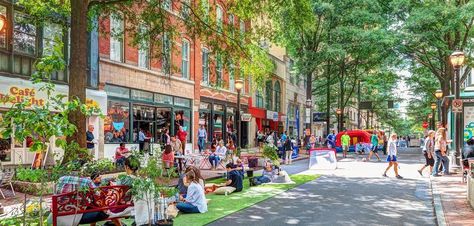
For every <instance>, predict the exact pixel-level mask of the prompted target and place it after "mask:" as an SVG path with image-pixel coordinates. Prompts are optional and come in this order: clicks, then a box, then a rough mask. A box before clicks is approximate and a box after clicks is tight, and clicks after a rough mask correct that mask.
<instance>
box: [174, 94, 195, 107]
mask: <svg viewBox="0 0 474 226" xmlns="http://www.w3.org/2000/svg"><path fill="white" fill-rule="evenodd" d="M174 105H175V106H180V107H187V108H189V107H191V100H190V99H185V98H180V97H175V98H174Z"/></svg>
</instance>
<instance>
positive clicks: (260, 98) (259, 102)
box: [256, 90, 264, 108]
mask: <svg viewBox="0 0 474 226" xmlns="http://www.w3.org/2000/svg"><path fill="white" fill-rule="evenodd" d="M256 98H257V107H258V108H263V105H264V104H263V96H262V93H261V92H260V91H258V90H257V92H256Z"/></svg>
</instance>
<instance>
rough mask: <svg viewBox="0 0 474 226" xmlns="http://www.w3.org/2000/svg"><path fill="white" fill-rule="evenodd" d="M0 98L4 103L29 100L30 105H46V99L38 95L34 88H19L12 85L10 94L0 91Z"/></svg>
mask: <svg viewBox="0 0 474 226" xmlns="http://www.w3.org/2000/svg"><path fill="white" fill-rule="evenodd" d="M0 100H1V102H2V103H12V104H16V103H21V102H24V101H25V100H28V102H29V104H28V106H31V105H35V106H44V105H45V100H44V99H41V98H37V97H36V90H35V89H32V88H19V87H16V86H12V87H10V89H9V93H8V94H3V93H0Z"/></svg>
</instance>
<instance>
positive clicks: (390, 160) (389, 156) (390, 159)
mask: <svg viewBox="0 0 474 226" xmlns="http://www.w3.org/2000/svg"><path fill="white" fill-rule="evenodd" d="M392 156H393V160H392ZM396 161H397V156H396V155H387V162H396Z"/></svg>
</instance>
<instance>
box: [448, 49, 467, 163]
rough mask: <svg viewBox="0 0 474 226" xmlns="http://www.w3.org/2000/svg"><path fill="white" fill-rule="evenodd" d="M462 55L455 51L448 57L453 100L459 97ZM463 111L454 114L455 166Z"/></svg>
mask: <svg viewBox="0 0 474 226" xmlns="http://www.w3.org/2000/svg"><path fill="white" fill-rule="evenodd" d="M464 58H465V57H464V53H463V52H461V51H455V52H454V53H452V54H451V56H450V57H449V60H450V61H451V65H452V66H453V68H454V72H455V77H454V83H455V88H456V89H455V92H454V98H455V99H457V100H459V99H460V96H461V92H460V84H459V83H460V81H459V70H460V69H461V67H462V66H463V65H464ZM463 111H464V109H463V110H462V111H461V112H460V113H455V114H454V117H455V122H456V129H455V144H456V151H455V158H456V165H457V166H459V164H460V161H459V159H458V158H459V157H460V156H461V148H462V147H461V145H462V143H463V135H464V131H463V128H462V125H461V117H462V115H463Z"/></svg>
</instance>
